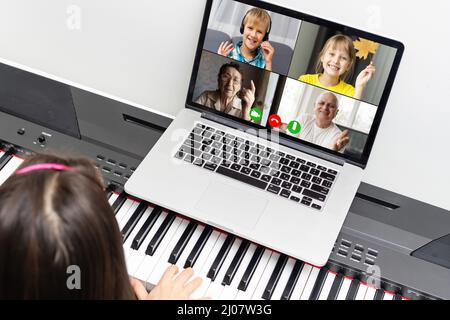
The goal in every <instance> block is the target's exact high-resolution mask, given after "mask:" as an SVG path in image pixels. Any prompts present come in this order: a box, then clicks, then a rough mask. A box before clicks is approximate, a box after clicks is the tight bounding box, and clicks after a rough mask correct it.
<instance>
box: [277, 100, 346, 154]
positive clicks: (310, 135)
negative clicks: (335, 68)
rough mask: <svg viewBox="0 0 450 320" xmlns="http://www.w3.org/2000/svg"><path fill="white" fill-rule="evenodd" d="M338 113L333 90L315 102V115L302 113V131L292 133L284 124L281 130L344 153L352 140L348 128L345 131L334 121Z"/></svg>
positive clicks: (300, 119) (300, 120) (300, 118)
mask: <svg viewBox="0 0 450 320" xmlns="http://www.w3.org/2000/svg"><path fill="white" fill-rule="evenodd" d="M337 113H338V99H337V97H336V95H334V94H333V93H331V92H324V93H322V94H320V95H319V96H318V97H317V99H316V101H315V103H314V115H311V114H302V115H300V117H299V122H300V124H301V126H302V130H301V131H300V133H298V134H296V135H292V134H290V133H289V131H286V129H287V125H286V124H283V125H282V126H281V130H282V131H283V132H286V133H287V134H289V135H292V136H295V137H296V138H299V139H302V140H305V141H308V142H311V143H314V144H317V145H319V146H322V147H325V148H329V149H331V150H334V151H338V152H341V153H343V152H344V151H345V147H346V146H347V144H348V143H349V141H350V138H349V136H348V130H345V131H344V132H342V131H341V129H339V128H338V126H337V125H336V124H335V123H334V122H333V120H334V118H335V117H336V115H337Z"/></svg>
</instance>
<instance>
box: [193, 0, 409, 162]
mask: <svg viewBox="0 0 450 320" xmlns="http://www.w3.org/2000/svg"><path fill="white" fill-rule="evenodd" d="M402 53H403V45H402V44H401V43H399V42H397V41H394V40H390V39H387V38H384V37H381V36H377V35H373V34H370V33H367V32H364V31H362V30H357V29H354V28H351V27H348V26H344V25H341V24H337V23H333V22H330V21H327V20H324V19H320V18H317V17H312V16H310V15H306V14H302V13H300V12H296V11H293V10H289V9H285V8H281V7H278V6H275V5H272V4H268V3H265V2H261V1H248V0H247V1H234V0H209V1H208V2H207V5H206V12H205V18H204V23H203V27H202V33H201V37H200V42H199V48H198V51H197V56H196V61H195V65H194V71H193V75H192V78H191V85H190V90H189V94H188V98H187V105H192V106H195V107H199V108H201V109H203V110H205V111H209V112H213V113H216V114H220V115H222V116H224V117H230V118H233V119H234V120H238V121H240V122H245V123H247V124H248V125H249V126H251V127H258V128H266V129H268V130H270V131H272V132H273V130H276V131H277V133H279V134H280V136H282V137H283V138H285V139H288V140H292V141H295V142H297V143H301V144H306V145H311V146H314V147H316V148H319V149H322V150H323V151H326V152H329V153H334V154H336V155H340V156H342V157H344V158H347V159H350V160H352V161H354V162H357V163H360V164H362V165H365V164H366V163H367V159H368V157H369V154H370V151H371V148H372V145H373V142H374V139H375V135H376V132H377V130H378V127H379V124H380V121H381V117H382V115H383V112H384V109H385V106H386V103H387V99H388V95H389V92H390V90H391V87H392V84H393V80H394V77H395V74H396V71H397V69H398V65H399V62H400V58H401V55H402Z"/></svg>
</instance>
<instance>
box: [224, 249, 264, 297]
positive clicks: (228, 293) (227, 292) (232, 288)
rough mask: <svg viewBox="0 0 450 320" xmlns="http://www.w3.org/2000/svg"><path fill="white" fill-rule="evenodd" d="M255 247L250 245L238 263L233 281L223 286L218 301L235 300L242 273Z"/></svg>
mask: <svg viewBox="0 0 450 320" xmlns="http://www.w3.org/2000/svg"><path fill="white" fill-rule="evenodd" d="M256 248H257V245H256V244H253V243H251V244H250V245H249V247H248V249H247V251H246V253H245V255H244V257H243V258H242V261H241V263H240V266H239V268H238V269H237V271H236V273H235V275H234V278H233V280H232V281H231V283H230V285H227V286H225V289H224V290H223V292H222V294H221V296H220V299H221V300H234V299H236V296H237V295H238V292H239V289H238V286H239V284H240V282H241V279H242V277H243V275H244V272H245V271H246V270H247V268H248V266H249V263H250V261H251V259H252V257H253V255H254V253H255V251H256Z"/></svg>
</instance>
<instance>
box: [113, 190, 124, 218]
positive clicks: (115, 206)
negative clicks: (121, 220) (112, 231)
mask: <svg viewBox="0 0 450 320" xmlns="http://www.w3.org/2000/svg"><path fill="white" fill-rule="evenodd" d="M125 201H127V194H126V193H125V192H122V193H121V194H120V195H119V196H118V197H117V199H116V200H115V201H114V203H113V204H112V208H113V211H114V214H116V215H117V212H119V210H120V208H121V207H122V205H123V204H124V203H125Z"/></svg>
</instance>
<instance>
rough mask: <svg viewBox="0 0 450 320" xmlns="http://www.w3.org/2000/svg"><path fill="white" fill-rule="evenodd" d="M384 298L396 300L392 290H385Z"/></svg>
mask: <svg viewBox="0 0 450 320" xmlns="http://www.w3.org/2000/svg"><path fill="white" fill-rule="evenodd" d="M383 300H394V294H393V293H392V292H389V291H385V292H384V297H383Z"/></svg>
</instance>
